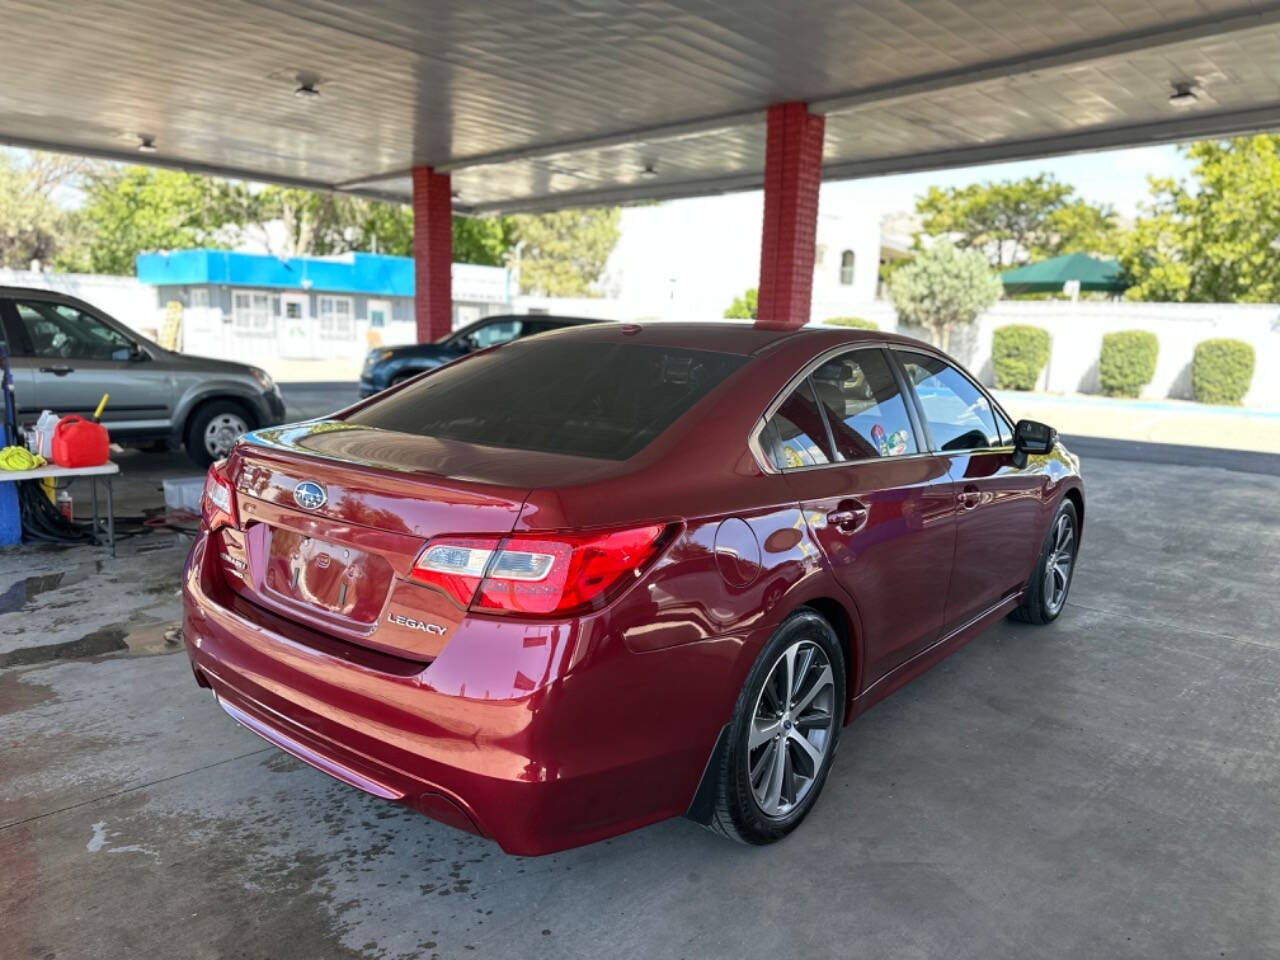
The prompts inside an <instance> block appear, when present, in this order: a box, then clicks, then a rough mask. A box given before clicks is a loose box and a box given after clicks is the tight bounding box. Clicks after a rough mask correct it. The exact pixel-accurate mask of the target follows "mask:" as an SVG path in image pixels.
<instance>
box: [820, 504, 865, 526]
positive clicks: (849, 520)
mask: <svg viewBox="0 0 1280 960" xmlns="http://www.w3.org/2000/svg"><path fill="white" fill-rule="evenodd" d="M866 522H867V508H866V507H864V506H863V505H862V504H860V503H858V501H857V500H841V501H840V503H839V504H838V505H837V506H836V509H834V510H832V511H831V512H830V513H828V514H827V523H829V524H831V526H833V527H835V528H836V529H837V530H842V531H844V532H845V533H853V532H855V531H856V530H859V529H860V528H861V527H862V526H863V524H865V523H866Z"/></svg>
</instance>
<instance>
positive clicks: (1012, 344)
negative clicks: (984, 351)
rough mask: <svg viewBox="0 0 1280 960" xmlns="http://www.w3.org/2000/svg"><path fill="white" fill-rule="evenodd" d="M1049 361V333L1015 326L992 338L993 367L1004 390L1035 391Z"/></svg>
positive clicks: (1020, 325)
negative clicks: (1041, 372)
mask: <svg viewBox="0 0 1280 960" xmlns="http://www.w3.org/2000/svg"><path fill="white" fill-rule="evenodd" d="M1048 362H1049V331H1048V330H1043V329H1041V328H1040V327H1032V326H1028V325H1026V324H1021V323H1013V324H1010V325H1009V326H1007V327H997V328H996V330H995V332H994V333H992V335H991V365H992V367H994V368H995V373H996V387H997V388H999V389H1000V390H1034V389H1035V388H1036V381H1037V380H1039V379H1040V371H1042V370H1043V369H1044V365H1045V364H1046V363H1048Z"/></svg>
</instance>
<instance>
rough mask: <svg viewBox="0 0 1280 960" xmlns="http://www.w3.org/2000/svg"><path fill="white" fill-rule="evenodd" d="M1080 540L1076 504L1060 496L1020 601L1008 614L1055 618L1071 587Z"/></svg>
mask: <svg viewBox="0 0 1280 960" xmlns="http://www.w3.org/2000/svg"><path fill="white" fill-rule="evenodd" d="M1079 543H1080V520H1079V515H1078V514H1077V513H1076V505H1075V504H1074V503H1072V502H1071V501H1070V500H1067V499H1063V501H1062V504H1061V505H1060V506H1059V507H1058V512H1057V513H1056V514H1055V515H1054V518H1053V523H1051V524H1050V525H1049V533H1048V534H1047V535H1046V536H1045V540H1044V546H1043V547H1041V549H1040V559H1039V561H1038V562H1037V563H1036V568H1035V570H1034V571H1033V572H1032V574H1031V582H1030V583H1028V584H1027V589H1026V591H1025V592H1024V593H1023V595H1022V604H1021V605H1020V606H1019V607H1018V608H1017V609H1016V610H1014V611H1013V613H1011V614H1010V616H1011V617H1013V619H1015V620H1021V621H1023V622H1024V623H1036V624H1041V623H1050V622H1052V621H1054V620H1056V619H1058V614H1060V613H1062V608H1063V607H1064V606H1065V605H1066V602H1067V592H1068V591H1069V590H1070V589H1071V575H1072V574H1073V573H1075V569H1076V550H1077V548H1078V546H1079Z"/></svg>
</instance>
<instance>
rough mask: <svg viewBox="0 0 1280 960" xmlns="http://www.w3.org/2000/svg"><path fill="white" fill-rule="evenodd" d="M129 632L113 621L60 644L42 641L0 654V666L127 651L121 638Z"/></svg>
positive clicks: (81, 657)
mask: <svg viewBox="0 0 1280 960" xmlns="http://www.w3.org/2000/svg"><path fill="white" fill-rule="evenodd" d="M127 636H129V631H128V630H127V629H126V628H125V626H124V625H122V624H118V623H113V624H110V625H108V626H105V627H99V628H98V629H97V630H91V631H90V632H89V633H86V634H85V635H84V636H82V637H80V638H79V639H78V640H67V641H65V642H63V643H45V644H41V645H39V646H35V647H20V648H19V649H17V650H10V651H9V652H8V653H4V654H0V668H2V667H25V666H30V665H31V664H33V663H48V662H49V661H50V660H78V659H83V658H86V657H100V656H103V655H104V654H108V653H115V652H116V651H118V650H127V649H128V646H129V645H128V644H127V643H125V638H126V637H127Z"/></svg>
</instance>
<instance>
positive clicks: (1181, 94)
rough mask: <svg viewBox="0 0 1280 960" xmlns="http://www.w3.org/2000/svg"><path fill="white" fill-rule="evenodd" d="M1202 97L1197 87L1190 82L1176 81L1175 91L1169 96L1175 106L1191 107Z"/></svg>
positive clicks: (1171, 103)
mask: <svg viewBox="0 0 1280 960" xmlns="http://www.w3.org/2000/svg"><path fill="white" fill-rule="evenodd" d="M1199 100H1200V97H1199V96H1197V95H1196V91H1195V88H1193V87H1192V86H1191V84H1189V83H1175V84H1174V85H1173V93H1172V94H1171V95H1170V97H1169V103H1170V105H1172V106H1175V107H1190V106H1192V105H1194V104H1195V103H1197V102H1198V101H1199Z"/></svg>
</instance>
